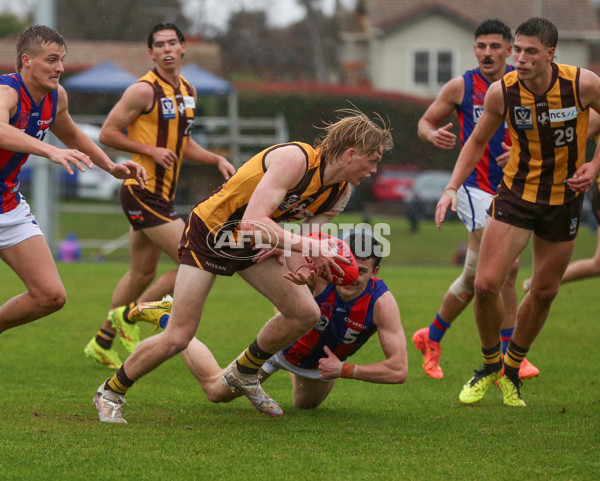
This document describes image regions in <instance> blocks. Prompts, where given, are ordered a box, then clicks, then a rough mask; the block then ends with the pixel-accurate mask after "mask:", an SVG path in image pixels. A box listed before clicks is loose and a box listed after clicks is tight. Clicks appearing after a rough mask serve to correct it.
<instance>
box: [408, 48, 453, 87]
mask: <svg viewBox="0 0 600 481" xmlns="http://www.w3.org/2000/svg"><path fill="white" fill-rule="evenodd" d="M452 61H453V55H452V52H451V51H450V50H435V49H432V50H417V51H415V53H414V72H413V73H414V77H413V78H414V82H415V84H417V85H432V86H440V85H443V84H445V83H446V82H447V81H448V80H450V79H451V78H452Z"/></svg>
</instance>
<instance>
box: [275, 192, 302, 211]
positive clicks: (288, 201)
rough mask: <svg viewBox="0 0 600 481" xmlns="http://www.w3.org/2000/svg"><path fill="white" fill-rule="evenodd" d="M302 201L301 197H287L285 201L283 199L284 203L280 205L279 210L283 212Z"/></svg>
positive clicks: (293, 195)
mask: <svg viewBox="0 0 600 481" xmlns="http://www.w3.org/2000/svg"><path fill="white" fill-rule="evenodd" d="M299 200H300V196H299V195H295V194H292V195H288V196H286V197H285V199H283V202H282V203H281V204H279V207H278V209H279V210H281V211H283V210H287V209H289V208H290V207H291V206H293V205H294V204H295V203H296V202H298V201H299Z"/></svg>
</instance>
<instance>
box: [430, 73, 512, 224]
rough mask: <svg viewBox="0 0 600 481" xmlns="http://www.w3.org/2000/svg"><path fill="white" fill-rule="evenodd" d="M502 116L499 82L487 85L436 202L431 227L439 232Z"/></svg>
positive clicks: (502, 103)
mask: <svg viewBox="0 0 600 481" xmlns="http://www.w3.org/2000/svg"><path fill="white" fill-rule="evenodd" d="M503 116H504V94H503V93H502V85H501V82H500V81H496V82H494V83H493V84H492V85H490V88H489V89H488V92H487V94H486V96H485V101H484V104H483V113H482V114H481V117H480V118H479V121H478V122H477V125H476V126H475V129H474V130H473V133H472V134H471V136H470V137H469V139H468V140H467V141H466V142H465V145H464V146H463V148H462V149H461V151H460V155H459V156H458V159H457V161H456V165H455V166H454V170H453V171H452V177H451V178H450V181H449V182H448V185H447V186H446V189H445V190H444V193H443V194H442V197H441V198H440V200H439V202H438V204H437V207H436V210H435V225H436V226H437V228H438V229H439V228H440V227H441V224H442V221H443V220H444V217H445V216H446V211H447V210H448V207H451V208H452V210H453V211H454V212H456V205H457V202H458V199H457V197H456V191H457V190H458V188H459V187H460V186H461V185H462V184H463V182H464V181H465V180H466V179H467V177H468V176H469V174H470V173H471V172H472V171H473V169H474V168H475V166H476V165H477V163H478V162H479V161H480V160H481V157H483V153H484V151H485V147H486V145H487V144H488V142H489V141H490V139H491V138H492V136H493V135H494V132H496V130H497V129H498V127H500V125H501V124H502V121H503Z"/></svg>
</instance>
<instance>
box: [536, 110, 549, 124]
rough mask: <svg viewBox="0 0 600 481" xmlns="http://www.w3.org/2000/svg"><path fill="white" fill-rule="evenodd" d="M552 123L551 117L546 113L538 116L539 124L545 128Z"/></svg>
mask: <svg viewBox="0 0 600 481" xmlns="http://www.w3.org/2000/svg"><path fill="white" fill-rule="evenodd" d="M549 121H550V117H548V114H547V113H546V112H542V114H541V115H538V122H539V123H540V124H542V125H543V126H545V125H546V124H547V123H548V122H549Z"/></svg>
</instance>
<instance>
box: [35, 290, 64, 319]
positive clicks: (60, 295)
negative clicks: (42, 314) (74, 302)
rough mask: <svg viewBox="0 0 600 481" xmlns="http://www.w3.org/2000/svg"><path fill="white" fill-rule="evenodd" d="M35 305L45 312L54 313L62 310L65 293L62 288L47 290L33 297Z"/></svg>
mask: <svg viewBox="0 0 600 481" xmlns="http://www.w3.org/2000/svg"><path fill="white" fill-rule="evenodd" d="M35 300H36V302H37V304H38V305H39V306H40V308H42V309H43V310H44V311H46V312H49V313H51V312H56V311H59V310H60V309H62V308H63V306H64V305H65V303H66V302H67V293H66V292H65V290H64V288H62V287H56V288H54V289H48V290H46V291H45V292H43V293H41V294H40V295H38V296H36V297H35Z"/></svg>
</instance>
